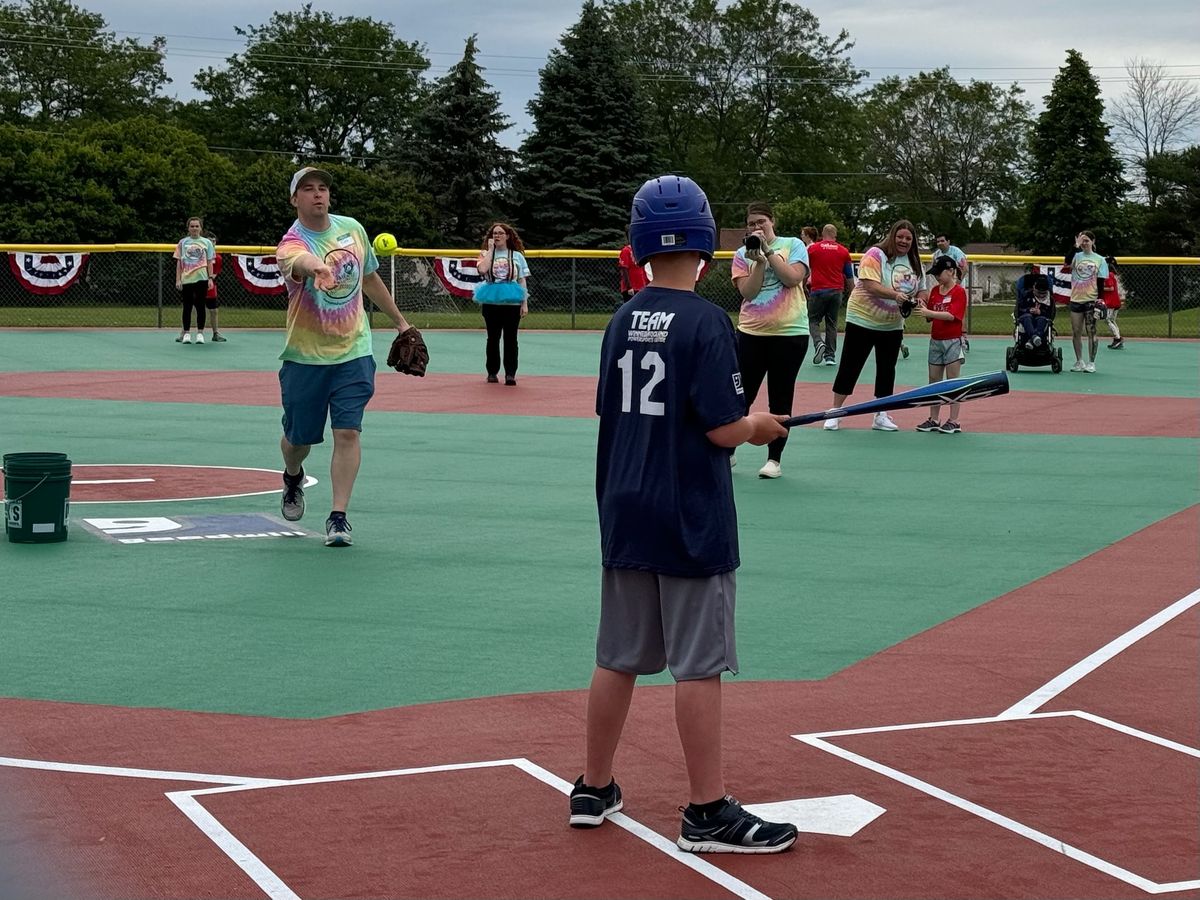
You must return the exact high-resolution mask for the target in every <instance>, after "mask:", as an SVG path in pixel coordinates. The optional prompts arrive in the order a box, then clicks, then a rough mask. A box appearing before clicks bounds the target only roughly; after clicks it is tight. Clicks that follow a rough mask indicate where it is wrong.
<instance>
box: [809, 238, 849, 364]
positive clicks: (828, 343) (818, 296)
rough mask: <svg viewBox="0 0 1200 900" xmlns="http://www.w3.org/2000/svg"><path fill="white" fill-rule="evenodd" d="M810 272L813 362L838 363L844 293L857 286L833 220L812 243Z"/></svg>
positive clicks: (846, 252) (846, 251)
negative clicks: (840, 310) (840, 309)
mask: <svg viewBox="0 0 1200 900" xmlns="http://www.w3.org/2000/svg"><path fill="white" fill-rule="evenodd" d="M809 272H810V276H809V277H810V280H811V284H812V289H811V290H810V292H809V336H810V337H811V338H812V347H814V348H815V349H814V352H812V365H816V366H818V365H821V364H824V365H827V366H836V365H838V361H836V359H835V355H836V353H838V310H839V308H840V307H841V299H842V296H845V295H846V294H847V293H850V289H851V288H853V287H854V266H853V264H852V263H851V262H850V251H848V250H846V247H844V246H842V245H841V244H839V242H838V228H836V227H834V226H832V224H829V226H826V227H824V228H822V229H821V240H818V241H812V244H810V245H809Z"/></svg>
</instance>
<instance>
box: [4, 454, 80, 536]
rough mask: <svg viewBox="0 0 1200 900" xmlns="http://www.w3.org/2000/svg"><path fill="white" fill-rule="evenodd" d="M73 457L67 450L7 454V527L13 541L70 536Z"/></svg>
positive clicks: (5, 502) (5, 513)
mask: <svg viewBox="0 0 1200 900" xmlns="http://www.w3.org/2000/svg"><path fill="white" fill-rule="evenodd" d="M70 514H71V461H70V460H69V459H67V454H65V453H5V454H4V531H5V533H6V534H7V535H8V539H9V540H10V541H11V542H13V543H14V544H50V543H54V542H55V541H65V540H66V539H67V522H68V519H69V517H70Z"/></svg>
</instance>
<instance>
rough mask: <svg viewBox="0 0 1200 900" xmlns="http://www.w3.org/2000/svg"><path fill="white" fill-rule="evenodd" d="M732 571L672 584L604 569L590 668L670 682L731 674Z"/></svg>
mask: <svg viewBox="0 0 1200 900" xmlns="http://www.w3.org/2000/svg"><path fill="white" fill-rule="evenodd" d="M736 593H737V585H736V580H735V578H734V573H733V572H726V573H724V574H722V575H713V576H712V577H710V578H676V577H674V576H671V575H657V574H655V573H654V572H639V571H637V570H635V569H607V568H606V569H604V574H603V576H602V578H601V583H600V629H599V633H598V634H597V635H596V664H597V665H598V666H600V667H601V668H604V669H612V670H613V671H616V672H630V673H632V674H634V675H653V674H655V673H657V672H661V671H662V670H663V669H664V668H669V669H670V670H671V676H672V677H673V678H674V679H675V680H676V681H698V680H700V679H703V678H711V677H712V676H714V675H720V674H721V673H722V672H725V671H729V672H733V673H734V674H737V670H738V662H737V645H736V642H735V641H734V636H733V609H734V598H735V595H736Z"/></svg>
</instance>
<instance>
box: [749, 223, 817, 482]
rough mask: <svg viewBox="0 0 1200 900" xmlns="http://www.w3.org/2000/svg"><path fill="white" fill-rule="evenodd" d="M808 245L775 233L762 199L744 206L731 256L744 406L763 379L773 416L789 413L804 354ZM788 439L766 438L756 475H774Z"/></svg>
mask: <svg viewBox="0 0 1200 900" xmlns="http://www.w3.org/2000/svg"><path fill="white" fill-rule="evenodd" d="M806 278H808V248H807V247H805V246H804V242H803V241H802V240H800V239H799V238H794V237H779V236H778V235H777V234H775V214H774V212H772V210H771V207H770V206H769V205H767V204H766V203H751V204H750V205H749V206H748V207H746V246H744V247H740V248H739V249H738V251H737V253H735V254H734V256H733V284H734V286H735V287H736V288H737V289H738V293H739V294H741V295H742V308H741V311H740V312H739V313H738V365H739V366H740V367H741V370H742V386H743V389H744V390H745V392H746V409H747V411H749V409H750V406H751V405H752V404H753V403H754V398H755V397H757V396H758V389H759V388H760V387H762V383H763V381H764V380H765V381H766V382H767V403H768V406H769V408H770V410H771V412H773V413H775V414H777V415H783V416H790V415H791V414H792V400H793V399H794V397H795V395H796V375H797V374H798V373H799V372H800V366H801V365H803V363H804V356H805V354H807V353H808V301H807V300H806V298H805V296H804V280H805V279H806ZM786 444H787V438H786V437H781V438H776V439H775V440H773V441H771V443H770V444H769V445H768V446H767V462H766V464H765V465H764V466H763V467H762V468H761V469H759V470H758V477H759V478H778V477H779V476H780V475H781V474H783V473H782V471H781V470H780V467H779V462H780V460H781V459H782V458H783V448H784V446H785V445H786Z"/></svg>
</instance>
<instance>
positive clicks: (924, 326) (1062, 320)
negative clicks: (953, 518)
mask: <svg viewBox="0 0 1200 900" xmlns="http://www.w3.org/2000/svg"><path fill="white" fill-rule="evenodd" d="M405 315H406V316H407V317H408V319H409V321H411V322H412V323H413V324H414V325H416V326H417V327H418V328H452V329H453V328H482V327H483V321H482V320H481V319H480V317H479V313H478V312H477V311H476V310H474V309H468V310H464V311H461V312H454V311H445V312H443V311H437V312H432V311H430V312H426V311H420V310H412V311H409V310H405ZM611 315H612V312H611V311H605V312H586V313H577V314H576V315H575V316H574V317H572V316H571V314H570V313H563V312H531V313H530V314H529V317H528V318H527V319H526V320H525V327H526V328H543V329H564V330H565V329H571V328H574V329H578V330H601V329H603V328H604V327H605V326H606V325H607V324H608V320H609V317H610V316H611ZM843 315H844V314H843ZM1057 321H1058V324H1059V331H1060V332H1064V331H1065V332H1068V333H1069V332H1070V321H1069V318H1068V316H1067V314H1066V312H1065V311H1064V312H1062V313H1061V314H1060V317H1059V319H1058V320H1057ZM1119 321H1120V325H1121V331H1122V333H1123V334H1126V335H1128V336H1129V337H1132V338H1145V337H1176V338H1200V309H1185V310H1182V311H1179V312H1175V313H1174V314H1173V315H1172V316H1170V317H1168V315H1167V313H1166V312H1165V311H1157V310H1153V311H1141V310H1122V312H1121V317H1120V320H1119ZM178 322H179V310H178V308H177V307H173V306H172V307H165V308H164V309H163V310H162V322H161V326H162V327H163V328H167V329H174V328H175V327H176V326H177V324H178ZM373 324H374V326H375V327H376V328H379V327H383V326H384V325H386V324H387V319H386V317H384V316H383V315H382V314H380V313H376V314H375V315H374V317H373ZM159 325H160V322H159V310H158V309H157V308H156V307H152V306H40V307H28V306H22V307H0V327H8V328H156V327H159ZM283 325H284V313H283V310H279V309H238V308H234V307H226V308H223V309H222V310H221V327H222V328H282V327H283ZM906 329H907V330H908V331H909V332H910V333H912V334H928V333H929V324H928V323H927V322H926V321H924V320H917V319H909V320H908V324H907V326H906ZM1011 330H1012V307H1011V306H1009V305H1007V304H1000V305H995V306H993V305H986V306H985V305H979V306H974V307H972V308H971V316H970V333H971V334H1008V333H1009V332H1010V331H1011ZM1101 333H1102V334H1103V335H1104V336H1105V337H1106V338H1107V334H1108V332H1107V329H1106V328H1104V327H1103V326H1101Z"/></svg>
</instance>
